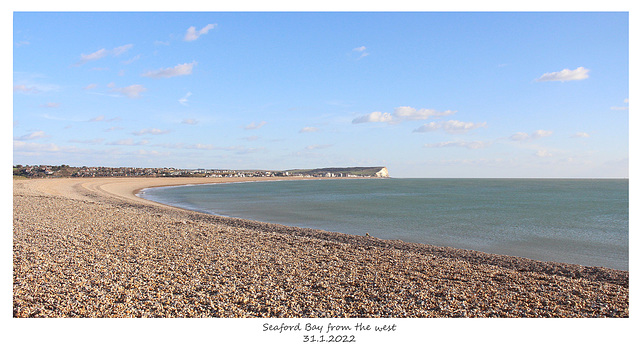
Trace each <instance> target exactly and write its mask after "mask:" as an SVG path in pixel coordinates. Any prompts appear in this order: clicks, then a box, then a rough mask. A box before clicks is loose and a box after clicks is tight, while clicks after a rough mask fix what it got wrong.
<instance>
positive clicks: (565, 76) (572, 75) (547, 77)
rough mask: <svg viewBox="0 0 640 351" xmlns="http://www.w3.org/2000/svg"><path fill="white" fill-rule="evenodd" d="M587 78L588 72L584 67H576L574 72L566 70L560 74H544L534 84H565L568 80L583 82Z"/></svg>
mask: <svg viewBox="0 0 640 351" xmlns="http://www.w3.org/2000/svg"><path fill="white" fill-rule="evenodd" d="M587 78H589V70H588V69H586V68H584V67H578V68H576V69H574V70H570V69H568V68H565V69H563V70H562V71H560V72H550V73H545V74H543V75H542V76H540V78H538V79H536V82H554V81H557V82H566V81H570V80H583V79H587Z"/></svg>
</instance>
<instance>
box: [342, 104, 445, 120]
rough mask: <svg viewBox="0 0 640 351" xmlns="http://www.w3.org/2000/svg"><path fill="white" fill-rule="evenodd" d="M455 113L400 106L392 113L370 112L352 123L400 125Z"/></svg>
mask: <svg viewBox="0 0 640 351" xmlns="http://www.w3.org/2000/svg"><path fill="white" fill-rule="evenodd" d="M456 112H457V111H451V110H447V111H436V110H433V109H426V108H423V109H420V110H418V109H415V108H413V107H409V106H400V107H396V108H395V109H394V110H393V113H388V112H384V113H383V112H378V111H376V112H372V113H369V114H367V115H364V116H360V117H358V118H355V119H354V120H353V121H352V123H354V124H358V123H370V122H373V123H375V122H384V123H389V124H395V123H400V122H402V121H416V120H425V119H429V118H430V117H441V116H450V115H453V114H454V113H456Z"/></svg>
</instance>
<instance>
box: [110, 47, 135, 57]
mask: <svg viewBox="0 0 640 351" xmlns="http://www.w3.org/2000/svg"><path fill="white" fill-rule="evenodd" d="M132 47H133V44H127V45H122V46H118V47H117V48H115V49H113V50H111V53H112V54H113V56H120V55H122V54H124V53H125V52H127V51H129V49H131V48H132Z"/></svg>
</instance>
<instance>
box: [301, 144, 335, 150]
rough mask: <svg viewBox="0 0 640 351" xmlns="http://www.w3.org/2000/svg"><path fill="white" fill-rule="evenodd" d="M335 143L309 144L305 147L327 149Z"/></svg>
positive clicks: (308, 148)
mask: <svg viewBox="0 0 640 351" xmlns="http://www.w3.org/2000/svg"><path fill="white" fill-rule="evenodd" d="M332 146H333V145H331V144H321V145H309V146H307V147H305V149H307V150H318V149H326V148H329V147H332Z"/></svg>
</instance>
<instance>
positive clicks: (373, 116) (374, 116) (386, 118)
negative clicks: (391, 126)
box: [351, 111, 393, 124]
mask: <svg viewBox="0 0 640 351" xmlns="http://www.w3.org/2000/svg"><path fill="white" fill-rule="evenodd" d="M392 121H393V116H392V115H391V114H390V113H388V112H385V113H382V112H378V111H376V112H371V113H370V114H368V115H364V116H360V117H358V118H356V119H354V120H353V121H351V123H354V124H358V123H369V122H373V123H376V122H387V123H391V122H392Z"/></svg>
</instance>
